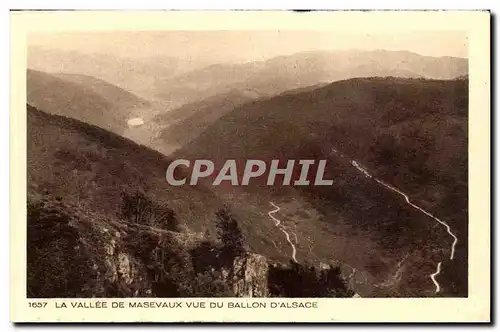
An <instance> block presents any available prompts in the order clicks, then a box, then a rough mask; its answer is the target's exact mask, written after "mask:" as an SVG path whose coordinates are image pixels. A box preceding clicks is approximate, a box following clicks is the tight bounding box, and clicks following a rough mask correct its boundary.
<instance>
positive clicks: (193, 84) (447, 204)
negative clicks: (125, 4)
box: [10, 11, 490, 322]
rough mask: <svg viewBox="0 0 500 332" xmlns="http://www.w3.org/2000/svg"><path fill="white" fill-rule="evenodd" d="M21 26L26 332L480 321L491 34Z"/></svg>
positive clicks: (400, 22) (196, 20)
mask: <svg viewBox="0 0 500 332" xmlns="http://www.w3.org/2000/svg"><path fill="white" fill-rule="evenodd" d="M11 28H12V30H11V36H12V37H11V52H12V53H11V55H12V56H11V91H12V92H11V151H12V153H11V179H12V181H11V200H12V201H11V202H12V203H11V211H12V212H11V221H10V222H11V223H10V225H11V227H10V228H11V249H12V250H11V289H12V292H11V319H12V321H14V322H489V321H490V13H489V12H486V11H460V12H458V11H456V12H453V11H434V12H432V11H429V12H426V11H421V12H412V11H406V12H405V11H386V12H376V11H374V12H361V11H360V12H356V11H345V12H343V11H321V12H306V13H305V12H294V11H281V12H278V11H277V12H273V11H261V12H252V11H234V12H232V11H225V12H217V11H215V12H203V11H191V12H182V11H172V12H169V11H149V12H131V11H123V12H122V11H102V12H101V11H52V12H44V11H36V12H29V11H13V12H11Z"/></svg>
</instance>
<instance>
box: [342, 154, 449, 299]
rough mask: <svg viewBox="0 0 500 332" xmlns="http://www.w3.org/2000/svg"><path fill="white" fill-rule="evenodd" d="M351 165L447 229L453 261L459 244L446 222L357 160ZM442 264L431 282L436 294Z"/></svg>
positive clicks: (438, 289)
mask: <svg viewBox="0 0 500 332" xmlns="http://www.w3.org/2000/svg"><path fill="white" fill-rule="evenodd" d="M351 165H353V166H354V167H356V169H357V170H358V171H360V172H361V173H362V174H364V175H365V176H366V177H367V178H370V179H374V180H375V181H377V182H378V183H380V184H381V185H383V186H384V187H386V188H387V189H389V190H391V191H393V192H395V193H398V194H399V195H401V196H403V197H404V198H405V200H406V203H408V204H409V205H410V206H411V207H413V208H414V209H416V210H418V211H420V212H422V213H424V214H425V215H427V216H428V217H430V218H432V219H434V220H435V221H436V222H438V223H439V224H441V225H443V226H444V227H445V228H446V231H447V232H448V234H449V235H450V236H451V237H452V238H453V243H452V245H451V249H450V260H453V258H454V257H455V246H456V244H457V242H458V238H457V237H456V236H455V234H453V232H452V231H451V227H450V226H449V225H448V224H447V223H446V222H444V221H442V220H440V219H439V218H437V217H435V216H434V215H432V214H431V213H429V212H427V211H426V210H424V209H422V208H421V207H420V206H418V205H416V204H414V203H412V202H411V201H410V198H409V197H408V195H406V194H405V193H403V192H402V191H401V190H399V189H397V188H394V187H393V186H391V185H389V184H387V183H385V182H384V181H382V180H379V179H377V178H375V177H374V176H372V175H371V174H370V173H369V172H368V171H367V170H366V169H365V168H364V167H362V166H361V165H360V163H358V162H357V161H355V160H351ZM441 264H442V262H439V263H438V264H437V270H436V272H435V273H433V274H431V276H430V277H431V280H432V282H433V283H434V285H436V294H437V293H439V292H440V290H441V287H440V286H439V283H438V282H437V281H436V276H438V275H439V274H440V273H441Z"/></svg>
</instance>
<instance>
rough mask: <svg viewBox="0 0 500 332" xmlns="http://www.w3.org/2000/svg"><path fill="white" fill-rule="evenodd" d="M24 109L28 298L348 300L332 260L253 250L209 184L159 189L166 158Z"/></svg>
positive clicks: (93, 129) (70, 121) (349, 293)
mask: <svg viewBox="0 0 500 332" xmlns="http://www.w3.org/2000/svg"><path fill="white" fill-rule="evenodd" d="M27 112H28V114H27V121H28V123H27V128H28V130H27V134H28V136H27V142H28V146H27V181H28V188H27V189H28V190H27V191H28V197H27V275H28V278H27V296H28V297H32V298H36V297H43V298H47V297H193V296H194V297H214V296H215V297H217V296H221V297H225V296H253V297H259V296H294V297H311V296H312V297H316V296H317V297H324V296H332V297H333V296H337V297H345V296H352V295H353V292H352V291H351V290H349V289H348V287H347V285H346V284H345V282H344V280H343V279H342V278H341V275H340V273H341V271H340V270H339V269H338V268H336V267H333V265H332V267H331V268H327V269H324V268H323V269H321V270H320V269H317V268H312V269H311V268H309V267H308V266H305V265H298V264H288V265H282V264H277V263H276V262H274V261H273V260H270V259H268V258H266V257H265V256H263V255H261V254H260V253H256V252H255V251H254V250H252V248H250V247H249V246H248V243H247V241H246V239H245V235H244V234H243V233H242V231H241V229H240V226H239V223H238V220H237V217H236V215H235V214H233V213H232V212H231V211H230V207H228V206H226V207H224V206H223V202H222V201H221V200H220V199H219V198H218V197H216V196H215V195H214V194H213V193H212V192H211V191H210V190H207V189H205V188H203V187H202V186H197V187H170V186H169V185H168V184H167V182H166V181H165V177H164V174H165V170H166V167H167V166H168V164H169V162H170V160H169V159H168V158H166V157H165V156H163V155H161V154H159V153H157V152H155V151H153V150H150V149H148V148H146V147H144V146H140V145H137V144H136V143H134V142H132V141H130V140H128V139H125V138H123V137H120V136H118V135H116V134H113V133H111V132H108V131H106V130H103V129H101V128H99V127H96V126H92V125H89V124H85V123H82V122H80V121H77V120H74V119H70V118H66V117H62V116H56V115H50V114H47V113H44V112H41V111H39V110H37V109H35V108H33V107H31V106H27ZM211 228H212V229H215V230H216V231H217V234H214V233H213V232H212V230H211ZM299 283H300V284H301V287H298V286H297V285H298V284H299Z"/></svg>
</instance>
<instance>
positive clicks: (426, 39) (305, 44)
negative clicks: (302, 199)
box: [29, 29, 468, 62]
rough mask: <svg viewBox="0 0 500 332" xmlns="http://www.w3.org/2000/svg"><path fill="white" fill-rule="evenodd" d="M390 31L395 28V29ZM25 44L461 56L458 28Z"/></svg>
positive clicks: (191, 34)
mask: <svg viewBox="0 0 500 332" xmlns="http://www.w3.org/2000/svg"><path fill="white" fill-rule="evenodd" d="M394 31H397V29H395V30H394ZM29 44H30V45H38V46H45V47H47V48H55V49H64V50H75V51H79V52H84V53H95V52H98V53H108V54H112V55H118V56H127V57H148V56H157V55H166V56H174V57H183V58H185V57H191V58H193V59H203V60H205V61H209V62H212V61H213V62H223V61H229V62H232V61H248V60H259V59H264V58H270V57H273V56H277V55H282V54H291V53H296V52H300V51H309V50H345V49H360V50H374V49H386V50H405V51H411V52H415V53H418V54H422V55H430V56H457V57H467V48H468V45H467V38H466V35H465V33H462V32H456V31H455V32H446V31H440V32H415V33H401V34H398V33H391V34H385V35H381V34H377V35H369V34H367V35H360V34H356V35H349V34H348V33H337V32H318V31H203V32H197V31H175V32H173V31H169V32H149V31H148V32H105V33H102V32H100V33H92V32H90V33H89V32H85V33H58V34H50V35H48V34H47V35H39V34H37V35H32V36H31V37H30V39H29Z"/></svg>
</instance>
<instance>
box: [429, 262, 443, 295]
mask: <svg viewBox="0 0 500 332" xmlns="http://www.w3.org/2000/svg"><path fill="white" fill-rule="evenodd" d="M439 273H441V262H439V263H438V265H437V270H436V272H434V273H433V274H431V279H432V282H433V283H434V285H436V293H439V291H440V290H441V287H439V284H438V282H437V281H436V276H437V275H438V274H439Z"/></svg>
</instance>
